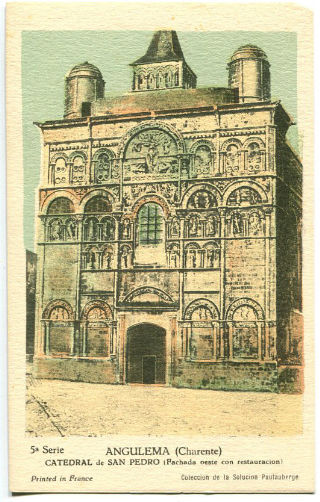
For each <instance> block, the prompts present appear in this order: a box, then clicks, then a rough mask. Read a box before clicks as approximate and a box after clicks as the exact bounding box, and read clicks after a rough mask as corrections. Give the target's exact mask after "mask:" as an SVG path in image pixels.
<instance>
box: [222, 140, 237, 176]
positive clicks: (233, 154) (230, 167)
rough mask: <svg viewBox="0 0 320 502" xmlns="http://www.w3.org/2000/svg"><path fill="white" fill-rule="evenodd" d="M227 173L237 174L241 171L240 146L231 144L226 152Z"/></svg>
mask: <svg viewBox="0 0 320 502" xmlns="http://www.w3.org/2000/svg"><path fill="white" fill-rule="evenodd" d="M224 155H225V171H226V173H227V174H235V173H237V172H238V171H239V170H240V149H239V145H238V144H236V143H235V144H233V143H231V144H229V145H228V146H227V147H226V149H225V152H224Z"/></svg>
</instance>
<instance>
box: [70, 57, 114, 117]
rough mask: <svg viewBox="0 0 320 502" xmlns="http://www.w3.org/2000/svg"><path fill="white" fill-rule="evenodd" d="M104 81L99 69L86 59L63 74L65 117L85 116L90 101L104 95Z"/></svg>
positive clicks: (89, 108) (89, 107) (88, 111)
mask: <svg viewBox="0 0 320 502" xmlns="http://www.w3.org/2000/svg"><path fill="white" fill-rule="evenodd" d="M104 86H105V82H104V80H103V77H102V74H101V71H100V70H99V68H97V67H96V66H94V65H93V64H91V63H88V61H85V62H84V63H81V64H77V65H76V66H74V67H73V68H72V69H71V70H70V71H69V72H68V73H67V74H66V76H65V107H64V110H65V111H64V116H65V117H66V118H75V117H87V116H89V115H90V114H91V103H93V102H94V101H97V100H98V99H100V98H103V96H104Z"/></svg>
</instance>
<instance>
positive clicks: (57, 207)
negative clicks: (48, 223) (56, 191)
mask: <svg viewBox="0 0 320 502" xmlns="http://www.w3.org/2000/svg"><path fill="white" fill-rule="evenodd" d="M68 213H74V206H73V204H72V202H71V200H69V199H67V197H58V198H57V199H55V200H53V201H52V202H51V204H50V205H49V207H48V211H47V214H68Z"/></svg>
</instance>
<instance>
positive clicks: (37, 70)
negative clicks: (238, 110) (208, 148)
mask: <svg viewBox="0 0 320 502" xmlns="http://www.w3.org/2000/svg"><path fill="white" fill-rule="evenodd" d="M172 28H173V29H174V27H172ZM151 37H152V32H148V31H25V32H23V34H22V47H21V58H22V59H21V62H22V106H23V156H24V159H23V160H24V240H25V246H26V249H29V250H31V251H32V250H34V220H35V194H36V191H37V188H38V185H39V173H40V131H39V130H38V128H37V127H36V126H35V125H34V124H33V122H44V121H46V120H59V119H62V118H63V112H64V77H65V75H66V73H67V72H68V71H69V70H70V69H71V68H72V67H73V66H75V65H76V64H79V63H82V62H84V61H89V62H90V63H92V64H94V65H95V66H97V67H98V68H99V69H100V71H101V73H102V75H103V78H104V80H105V82H106V87H105V90H106V92H105V94H106V95H116V94H122V93H124V92H128V91H130V86H131V71H132V70H131V68H130V66H129V64H130V63H132V62H133V61H135V60H136V59H138V58H139V57H141V56H142V55H144V54H145V52H146V50H147V48H148V45H149V43H150V40H151ZM178 37H179V40H180V44H181V47H182V51H183V53H184V56H185V59H186V61H187V63H188V64H189V66H190V67H191V68H192V70H193V71H194V72H195V73H196V75H197V77H198V80H197V87H206V86H213V87H214V86H217V87H220V86H221V87H226V86H227V84H228V71H227V68H226V66H227V63H228V61H229V59H230V57H231V55H232V53H233V52H234V51H235V50H236V49H237V48H238V47H239V46H241V45H244V44H247V43H251V44H255V45H258V46H259V47H261V48H262V49H263V50H264V51H265V52H266V54H267V56H268V60H269V63H270V65H271V67H270V72H271V96H272V99H273V100H281V103H282V105H283V106H284V108H285V109H286V111H287V112H288V113H289V114H290V115H291V116H292V117H293V119H294V120H295V122H297V126H292V127H291V128H290V130H289V133H288V140H289V142H290V143H291V144H292V146H293V147H294V148H295V149H296V150H298V117H297V48H296V47H297V39H296V33H293V32H258V31H252V32H245V31H219V32H217V31H215V32H213V31H212V32H178Z"/></svg>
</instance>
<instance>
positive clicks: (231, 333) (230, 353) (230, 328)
mask: <svg viewBox="0 0 320 502" xmlns="http://www.w3.org/2000/svg"><path fill="white" fill-rule="evenodd" d="M228 326H229V359H233V343H232V337H233V325H232V322H229V323H228Z"/></svg>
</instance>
